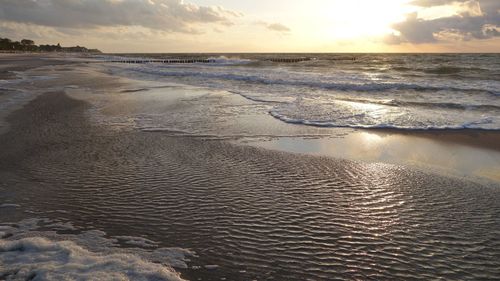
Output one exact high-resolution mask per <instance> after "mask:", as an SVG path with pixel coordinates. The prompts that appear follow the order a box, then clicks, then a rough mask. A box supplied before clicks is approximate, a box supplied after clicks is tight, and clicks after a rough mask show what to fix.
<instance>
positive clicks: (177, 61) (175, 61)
mask: <svg viewBox="0 0 500 281" xmlns="http://www.w3.org/2000/svg"><path fill="white" fill-rule="evenodd" d="M310 60H311V58H272V59H268V61H271V62H281V63H294V62H302V61H310ZM109 62H112V63H167V64H184V63H215V62H217V61H216V60H214V59H167V60H158V59H148V60H144V59H123V60H111V61H109Z"/></svg>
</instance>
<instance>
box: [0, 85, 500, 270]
mask: <svg viewBox="0 0 500 281" xmlns="http://www.w3.org/2000/svg"><path fill="white" fill-rule="evenodd" d="M89 109H90V105H89V104H88V103H86V102H83V101H78V100H75V99H72V98H70V97H68V96H67V95H66V94H64V92H61V91H54V92H50V93H46V94H43V95H41V96H39V97H37V98H36V99H35V100H34V101H32V102H31V103H30V104H29V105H28V106H26V107H25V108H24V109H22V110H20V111H17V112H15V113H14V114H12V115H10V117H9V119H8V121H9V123H10V124H11V127H12V129H11V130H10V131H9V132H7V133H6V134H3V135H0V147H2V149H1V150H0V179H1V181H0V200H1V201H0V202H8V203H9V204H16V206H18V207H16V208H9V209H8V210H7V209H0V210H1V211H0V220H4V221H6V220H21V219H23V218H26V217H30V216H38V217H46V218H49V219H59V220H63V221H70V222H71V223H72V224H73V225H75V226H78V227H79V228H81V229H98V230H101V231H104V232H105V233H107V234H108V235H110V236H122V237H123V236H124V235H126V236H134V237H144V238H145V239H147V240H144V241H146V242H147V241H157V243H158V245H159V246H161V247H173V246H178V247H182V248H188V249H191V250H193V251H195V252H196V254H197V256H195V257H193V258H192V259H191V262H188V266H189V268H187V269H179V271H180V272H181V273H182V274H183V275H182V277H184V278H187V279H191V280H197V279H198V278H201V279H202V280H221V278H227V280H252V279H258V280H273V279H274V280H309V279H310V280H335V279H349V280H352V279H363V280H364V279H374V280H408V279H420V280H429V279H436V278H444V279H455V280H456V279H494V278H497V277H498V276H500V262H499V260H500V259H499V257H500V189H499V188H498V186H494V185H490V186H484V185H480V184H477V183H472V182H466V181H462V180H456V179H452V178H447V177H442V176H438V175H431V174H426V173H423V172H420V171H416V170H412V169H410V168H405V167H402V166H395V165H389V164H380V163H378V164H369V163H362V162H354V161H348V160H337V159H334V158H327V157H317V156H306V155H300V154H290V153H285V152H277V151H271V150H265V149H261V148H255V147H249V146H243V145H236V144H231V143H229V142H227V141H224V140H217V139H204V138H196V137H189V136H179V135H172V134H169V133H155V132H141V131H137V130H111V129H109V128H108V127H106V126H105V125H97V124H94V123H92V122H89V119H88V118H89V116H88V110H89ZM4 210H5V212H4ZM141 241H142V240H141ZM144 241H143V242H144ZM147 243H149V242H147ZM147 243H146V244H147ZM155 243H156V242H155ZM124 246H125V247H126V245H124Z"/></svg>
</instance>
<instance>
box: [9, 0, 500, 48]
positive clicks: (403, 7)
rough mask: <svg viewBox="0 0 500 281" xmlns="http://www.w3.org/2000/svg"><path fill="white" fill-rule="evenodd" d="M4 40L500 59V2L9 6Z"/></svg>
mask: <svg viewBox="0 0 500 281" xmlns="http://www.w3.org/2000/svg"><path fill="white" fill-rule="evenodd" d="M0 37H8V38H11V39H15V40H20V39H24V38H27V39H32V40H35V42H36V43H37V44H47V43H50V44H56V43H61V45H63V46H70V45H83V46H86V47H89V48H98V49H100V50H102V51H104V52H135V53H138V52H499V51H500V0H378V1H377V0H304V1H303V0H245V1H237V0H184V1H182V0H0Z"/></svg>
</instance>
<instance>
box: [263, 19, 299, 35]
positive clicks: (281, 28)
mask: <svg viewBox="0 0 500 281" xmlns="http://www.w3.org/2000/svg"><path fill="white" fill-rule="evenodd" d="M256 24H258V25H262V26H264V27H266V28H267V29H269V30H271V31H276V32H280V33H288V32H290V31H292V30H291V29H290V28H289V27H288V26H286V25H284V24H281V23H277V22H276V23H269V22H265V21H258V22H256Z"/></svg>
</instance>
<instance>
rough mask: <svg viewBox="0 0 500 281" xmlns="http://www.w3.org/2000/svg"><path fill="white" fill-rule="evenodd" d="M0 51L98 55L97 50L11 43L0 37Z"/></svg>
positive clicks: (23, 41)
mask: <svg viewBox="0 0 500 281" xmlns="http://www.w3.org/2000/svg"><path fill="white" fill-rule="evenodd" d="M0 51H8V52H67V53H100V52H101V51H99V50H97V49H87V48H85V47H80V46H76V47H61V45H60V44H59V43H58V44H57V45H40V46H38V45H35V41H33V40H29V39H23V40H21V42H19V41H12V40H10V39H9V38H1V37H0Z"/></svg>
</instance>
